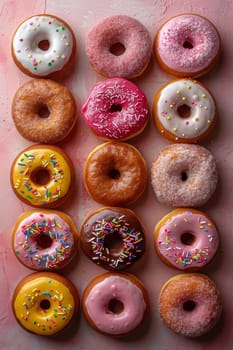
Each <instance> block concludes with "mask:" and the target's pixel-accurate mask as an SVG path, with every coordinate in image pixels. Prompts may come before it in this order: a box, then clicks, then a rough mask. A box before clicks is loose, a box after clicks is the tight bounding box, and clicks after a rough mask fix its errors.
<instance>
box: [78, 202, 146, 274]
mask: <svg viewBox="0 0 233 350" xmlns="http://www.w3.org/2000/svg"><path fill="white" fill-rule="evenodd" d="M80 242H81V247H82V249H83V251H84V253H85V254H86V255H87V256H88V257H89V258H90V259H91V260H92V261H94V262H95V263H96V264H98V265H100V266H102V267H104V268H106V269H109V270H123V269H125V268H127V267H129V266H130V265H131V264H133V263H134V262H136V261H137V260H138V259H139V258H140V257H141V256H142V255H143V254H144V251H145V240H144V229H143V228H142V225H141V223H140V222H139V219H138V218H137V216H136V215H135V214H134V212H133V211H132V210H129V209H123V208H114V207H104V208H100V209H97V210H95V211H94V212H92V213H91V214H89V215H88V216H87V217H86V218H85V219H84V221H83V223H82V225H81V230H80Z"/></svg>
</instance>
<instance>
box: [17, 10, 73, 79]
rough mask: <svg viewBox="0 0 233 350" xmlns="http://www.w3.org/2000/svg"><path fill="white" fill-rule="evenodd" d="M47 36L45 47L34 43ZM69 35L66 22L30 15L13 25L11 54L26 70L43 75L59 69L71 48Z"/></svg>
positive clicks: (71, 40) (49, 17)
mask: <svg viewBox="0 0 233 350" xmlns="http://www.w3.org/2000/svg"><path fill="white" fill-rule="evenodd" d="M43 40H47V41H48V42H49V48H48V50H46V51H45V50H42V49H40V48H39V46H38V44H39V43H40V42H41V41H43ZM73 46H74V43H73V36H72V33H71V31H70V30H69V29H68V28H67V26H66V24H64V23H63V22H62V21H60V20H59V19H57V18H54V17H52V16H47V15H39V16H35V17H31V18H29V19H27V20H26V21H25V22H23V23H22V24H21V25H20V26H19V27H18V29H17V31H16V33H15V35H14V38H13V50H14V55H15V58H16V59H17V60H18V62H19V63H20V64H21V65H22V66H23V67H24V68H25V69H26V70H27V71H29V72H30V73H32V74H34V75H38V76H47V75H49V74H50V73H52V72H56V71H59V70H61V69H62V68H63V67H64V66H65V64H66V63H67V62H68V61H69V59H70V56H71V54H72V50H73Z"/></svg>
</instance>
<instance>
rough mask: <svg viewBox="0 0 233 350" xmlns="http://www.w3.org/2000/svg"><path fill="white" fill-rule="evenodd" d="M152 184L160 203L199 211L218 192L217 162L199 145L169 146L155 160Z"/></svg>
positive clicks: (152, 170) (152, 169)
mask: <svg viewBox="0 0 233 350" xmlns="http://www.w3.org/2000/svg"><path fill="white" fill-rule="evenodd" d="M151 181H152V187H153V190H154V192H155V195H156V197H157V199H158V201H159V202H160V203H164V204H167V205H171V206H174V207H199V206H202V205H204V204H205V203H206V202H207V201H208V200H209V199H210V198H211V196H212V195H213V193H214V192H215V189H216V185H217V182H218V172H217V166H216V162H215V159H214V157H213V155H212V154H211V153H210V151H208V150H207V149H206V148H204V147H201V146H199V145H190V144H173V145H169V146H167V147H165V148H164V149H163V150H162V152H161V153H160V154H159V155H158V157H156V158H155V159H154V160H153V162H152V168H151Z"/></svg>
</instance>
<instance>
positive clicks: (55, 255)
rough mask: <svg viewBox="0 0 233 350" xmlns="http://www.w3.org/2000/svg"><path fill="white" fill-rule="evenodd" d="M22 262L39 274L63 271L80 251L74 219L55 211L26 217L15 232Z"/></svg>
mask: <svg viewBox="0 0 233 350" xmlns="http://www.w3.org/2000/svg"><path fill="white" fill-rule="evenodd" d="M12 247H13V251H14V253H15V255H16V257H17V258H18V260H19V261H20V262H21V263H22V264H23V265H25V266H26V267H28V268H30V269H33V270H37V271H45V270H50V271H55V270H60V269H61V268H63V267H65V266H66V265H67V264H68V263H70V262H71V260H72V259H73V257H74V255H75V254H76V251H77V230H76V228H75V225H74V223H73V221H72V220H71V218H70V217H69V216H68V215H66V214H65V213H62V212H60V211H55V210H40V211H38V210H30V211H26V212H24V213H22V214H21V215H20V216H19V217H18V219H17V220H16V223H15V225H14V227H13V230H12Z"/></svg>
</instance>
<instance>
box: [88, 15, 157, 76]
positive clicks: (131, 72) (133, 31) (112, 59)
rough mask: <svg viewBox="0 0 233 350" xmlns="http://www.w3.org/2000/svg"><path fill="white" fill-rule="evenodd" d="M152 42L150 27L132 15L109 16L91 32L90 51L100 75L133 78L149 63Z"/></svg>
mask: <svg viewBox="0 0 233 350" xmlns="http://www.w3.org/2000/svg"><path fill="white" fill-rule="evenodd" d="M151 53H152V42H151V38H150V34H149V32H148V30H147V29H146V28H145V27H144V26H143V25H142V24H141V23H140V22H139V21H137V20H136V19H134V18H132V17H129V16H123V15H118V16H111V17H108V18H105V19H104V20H102V21H101V22H100V23H98V24H97V25H96V26H95V27H93V28H92V29H91V31H90V32H89V33H88V35H87V40H86V54H87V57H88V59H89V61H90V63H91V65H92V67H93V68H94V70H95V71H96V72H97V73H99V74H100V75H102V76H104V77H107V78H112V77H121V78H126V79H132V78H135V77H137V76H139V75H141V74H142V73H143V72H144V71H145V69H146V67H147V66H148V64H149V62H150V58H151Z"/></svg>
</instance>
